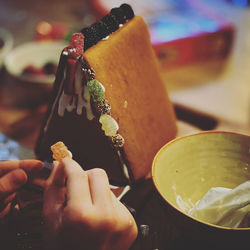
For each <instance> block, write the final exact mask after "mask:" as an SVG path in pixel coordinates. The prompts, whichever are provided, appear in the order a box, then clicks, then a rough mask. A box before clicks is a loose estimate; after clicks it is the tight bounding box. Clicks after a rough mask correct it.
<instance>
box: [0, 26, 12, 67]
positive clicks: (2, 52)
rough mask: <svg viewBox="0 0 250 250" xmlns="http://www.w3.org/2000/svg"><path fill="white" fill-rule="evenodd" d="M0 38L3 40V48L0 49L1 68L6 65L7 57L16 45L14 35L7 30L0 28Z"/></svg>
mask: <svg viewBox="0 0 250 250" xmlns="http://www.w3.org/2000/svg"><path fill="white" fill-rule="evenodd" d="M0 38H1V39H2V40H3V42H4V44H3V47H2V48H1V49H0V67H1V66H2V65H3V64H4V60H5V58H6V55H7V54H8V53H9V51H11V49H12V47H13V45H14V39H13V36H12V34H11V33H10V32H9V31H8V30H7V29H5V28H2V27H0Z"/></svg>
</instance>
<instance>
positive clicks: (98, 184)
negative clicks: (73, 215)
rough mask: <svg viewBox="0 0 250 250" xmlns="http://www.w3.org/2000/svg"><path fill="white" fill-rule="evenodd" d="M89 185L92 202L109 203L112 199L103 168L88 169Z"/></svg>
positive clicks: (96, 203)
mask: <svg viewBox="0 0 250 250" xmlns="http://www.w3.org/2000/svg"><path fill="white" fill-rule="evenodd" d="M87 172H88V176H89V186H90V192H91V197H92V201H93V204H95V205H110V202H111V201H112V196H111V193H112V192H111V190H110V187H109V180H108V176H107V174H106V172H105V171H104V170H103V169H100V168H95V169H91V170H88V171H87Z"/></svg>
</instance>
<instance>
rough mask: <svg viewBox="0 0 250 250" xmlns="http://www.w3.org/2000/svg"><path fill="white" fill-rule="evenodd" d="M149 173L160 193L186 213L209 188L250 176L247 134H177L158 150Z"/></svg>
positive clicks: (234, 183)
mask: <svg viewBox="0 0 250 250" xmlns="http://www.w3.org/2000/svg"><path fill="white" fill-rule="evenodd" d="M152 175H153V181H154V184H155V186H156V188H157V190H158V191H159V193H160V195H161V196H162V197H163V198H164V199H165V200H166V201H167V202H168V203H169V204H170V205H172V206H173V207H175V208H176V209H177V210H179V211H182V212H185V213H188V212H189V210H190V209H191V208H193V207H194V205H195V203H196V202H197V201H198V200H200V199H201V198H202V197H203V196H204V194H205V193H206V192H207V191H208V190H209V189H210V188H212V187H226V188H234V187H236V186H237V185H239V184H241V183H243V182H245V181H247V180H249V179H250V137H249V136H244V135H239V134H234V133H227V132H206V133H200V134H195V135H190V136H186V137H182V138H177V139H175V140H173V141H172V142H170V143H168V144H167V145H165V146H164V147H163V148H162V149H161V150H160V151H159V152H158V153H157V155H156V156H155V159H154V162H153V168H152Z"/></svg>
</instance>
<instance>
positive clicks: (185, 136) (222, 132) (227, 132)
mask: <svg viewBox="0 0 250 250" xmlns="http://www.w3.org/2000/svg"><path fill="white" fill-rule="evenodd" d="M203 134H229V135H239V136H244V137H249V139H250V135H247V134H243V133H238V132H230V131H220V130H208V131H200V132H197V133H194V134H189V135H184V136H180V137H176V138H175V139H173V140H171V141H169V142H168V143H166V144H165V145H164V146H163V147H161V148H160V149H159V151H158V152H157V153H156V155H155V157H154V159H153V162H152V168H151V176H152V180H153V184H154V187H155V189H156V190H157V192H158V194H159V195H160V196H161V198H162V199H163V200H164V201H165V202H166V203H167V204H169V205H170V206H171V207H172V208H173V209H175V210H177V212H179V213H181V214H182V215H183V216H187V217H188V218H190V219H191V220H194V221H195V222H198V223H201V224H203V225H206V226H210V227H212V228H217V229H221V230H227V231H250V227H245V228H243V227H239V228H230V227H225V226H220V225H215V224H212V223H209V222H205V221H202V220H199V219H197V218H194V217H192V216H190V215H189V214H186V213H185V212H183V211H182V210H181V209H180V208H178V207H177V206H175V205H174V204H172V203H171V202H170V201H168V200H167V199H166V198H165V197H164V196H163V195H162V193H161V192H160V190H159V188H158V187H157V184H156V179H155V178H156V174H155V171H156V170H155V168H156V167H155V165H156V164H155V163H156V158H157V157H158V155H159V154H160V152H161V151H163V150H165V148H167V147H168V146H169V145H171V144H173V143H175V142H176V141H179V140H182V139H185V138H187V137H191V136H199V135H203Z"/></svg>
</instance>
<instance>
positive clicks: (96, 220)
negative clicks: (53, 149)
mask: <svg viewBox="0 0 250 250" xmlns="http://www.w3.org/2000/svg"><path fill="white" fill-rule="evenodd" d="M57 163H58V162H57ZM65 183H66V184H65ZM44 217H45V222H46V225H47V241H46V245H47V244H49V247H48V248H49V249H72V250H76V249H77V250H80V249H81V250H83V249H86V250H89V249H91V250H97V249H98V250H99V249H100V250H112V249H113V250H117V249H119V250H123V249H128V248H129V247H130V246H131V245H132V243H133V242H134V240H135V238H136V236H137V227H136V224H135V221H134V219H133V217H132V215H131V214H130V212H129V211H128V210H127V209H126V207H124V205H123V204H122V203H120V202H119V201H118V200H117V199H116V197H115V196H114V194H113V193H112V192H111V190H110V188H109V182H108V177H107V175H106V172H105V171H104V170H102V169H92V170H88V171H84V170H83V169H82V168H81V167H80V165H78V164H77V163H76V162H75V161H73V160H72V159H70V158H68V157H67V158H64V159H63V160H62V162H60V163H58V164H54V167H53V170H52V173H51V175H50V177H49V179H48V181H47V187H46V188H45V192H44ZM47 246H48V245H47Z"/></svg>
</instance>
